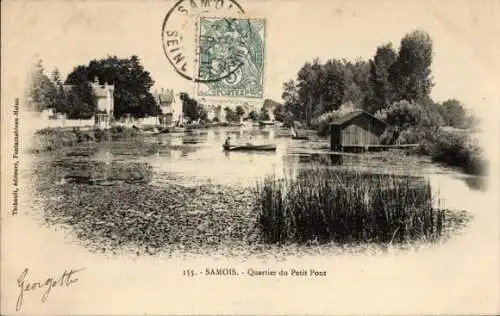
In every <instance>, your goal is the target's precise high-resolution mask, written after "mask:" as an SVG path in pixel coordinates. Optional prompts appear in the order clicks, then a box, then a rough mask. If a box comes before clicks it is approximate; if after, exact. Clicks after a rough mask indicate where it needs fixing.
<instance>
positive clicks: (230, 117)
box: [224, 106, 239, 122]
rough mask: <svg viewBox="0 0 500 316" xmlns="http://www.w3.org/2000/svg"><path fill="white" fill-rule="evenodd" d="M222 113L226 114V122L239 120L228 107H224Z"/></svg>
mask: <svg viewBox="0 0 500 316" xmlns="http://www.w3.org/2000/svg"><path fill="white" fill-rule="evenodd" d="M224 111H225V112H226V121H228V122H236V121H239V118H238V116H237V115H236V113H235V112H234V111H233V109H231V108H230V107H228V106H226V107H225V108H224Z"/></svg>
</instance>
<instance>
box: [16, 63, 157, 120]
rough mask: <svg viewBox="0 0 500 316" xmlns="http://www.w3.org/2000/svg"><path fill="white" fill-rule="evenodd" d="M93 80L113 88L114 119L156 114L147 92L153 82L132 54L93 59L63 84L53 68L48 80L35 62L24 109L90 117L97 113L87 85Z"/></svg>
mask: <svg viewBox="0 0 500 316" xmlns="http://www.w3.org/2000/svg"><path fill="white" fill-rule="evenodd" d="M94 78H98V80H99V84H104V83H107V84H110V85H114V116H115V118H119V117H121V116H122V115H124V114H130V115H132V116H134V117H145V116H148V115H157V114H158V113H159V112H160V109H159V106H158V105H157V104H156V101H155V99H154V97H153V95H152V94H151V92H150V91H149V90H150V89H151V87H152V86H153V84H154V81H153V79H152V78H151V75H150V73H149V72H148V71H146V70H145V69H144V67H143V66H142V64H141V62H140V60H139V58H138V57H137V56H135V55H133V56H131V57H130V58H118V57H116V56H108V57H107V58H103V59H94V60H92V61H90V62H89V64H88V65H79V66H77V67H75V68H74V69H73V70H72V72H71V73H69V74H68V76H67V78H66V80H65V81H64V82H63V81H62V78H61V75H60V73H59V70H58V69H57V68H56V69H54V70H53V71H52V73H51V75H50V78H49V76H47V75H46V74H45V73H44V68H43V63H42V60H38V61H37V63H36V64H35V65H34V67H33V69H32V71H31V80H30V85H29V87H28V90H27V98H26V99H27V106H28V107H29V108H30V109H31V110H35V111H43V110H45V109H54V110H55V111H56V112H58V113H63V114H66V115H67V117H68V118H75V119H77V118H78V119H79V118H82V119H86V118H90V117H92V116H93V115H94V114H95V113H96V112H97V99H96V96H95V94H94V92H93V89H92V86H91V84H90V82H93V81H94Z"/></svg>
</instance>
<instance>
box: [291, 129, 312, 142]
mask: <svg viewBox="0 0 500 316" xmlns="http://www.w3.org/2000/svg"><path fill="white" fill-rule="evenodd" d="M290 135H291V136H292V139H297V140H308V139H309V137H308V136H305V135H299V134H298V133H297V131H295V129H294V128H293V127H291V128H290Z"/></svg>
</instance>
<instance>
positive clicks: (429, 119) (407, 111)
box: [375, 100, 443, 143]
mask: <svg viewBox="0 0 500 316" xmlns="http://www.w3.org/2000/svg"><path fill="white" fill-rule="evenodd" d="M375 116H377V117H378V118H380V119H382V120H383V121H385V122H387V123H388V124H389V126H390V128H389V129H388V131H387V133H386V134H387V135H385V136H384V137H383V138H384V139H383V142H384V143H394V142H395V141H396V140H399V141H400V142H402V143H416V142H419V141H421V140H422V139H426V138H429V137H430V136H431V135H432V134H435V133H436V132H437V130H438V128H439V127H440V126H441V125H442V124H443V119H442V118H441V116H440V115H439V113H437V111H434V110H432V108H430V107H428V106H422V105H421V104H418V103H415V102H408V101H406V100H403V101H399V102H394V103H393V104H391V105H390V106H389V107H388V108H387V109H384V110H381V111H379V112H377V113H376V114H375Z"/></svg>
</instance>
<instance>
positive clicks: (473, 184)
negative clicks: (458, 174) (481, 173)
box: [463, 176, 488, 192]
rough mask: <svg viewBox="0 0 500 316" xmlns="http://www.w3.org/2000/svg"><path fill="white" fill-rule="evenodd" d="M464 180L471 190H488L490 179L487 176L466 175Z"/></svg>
mask: <svg viewBox="0 0 500 316" xmlns="http://www.w3.org/2000/svg"><path fill="white" fill-rule="evenodd" d="M463 180H464V182H465V184H466V185H467V186H468V187H469V189H471V190H476V191H482V192H486V191H487V189H488V180H487V179H486V177H474V176H470V177H468V176H465V177H463Z"/></svg>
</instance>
